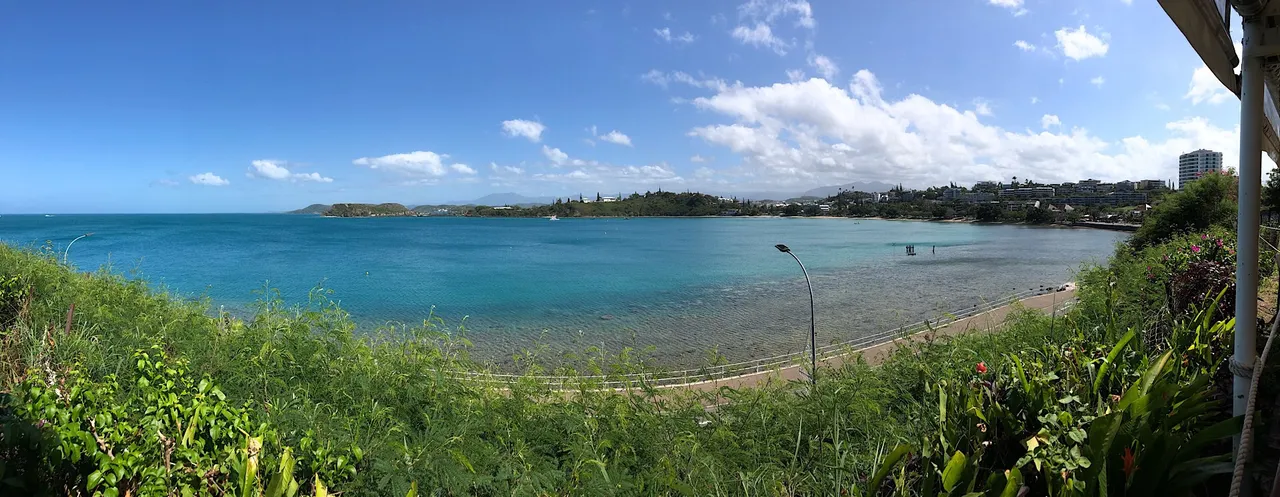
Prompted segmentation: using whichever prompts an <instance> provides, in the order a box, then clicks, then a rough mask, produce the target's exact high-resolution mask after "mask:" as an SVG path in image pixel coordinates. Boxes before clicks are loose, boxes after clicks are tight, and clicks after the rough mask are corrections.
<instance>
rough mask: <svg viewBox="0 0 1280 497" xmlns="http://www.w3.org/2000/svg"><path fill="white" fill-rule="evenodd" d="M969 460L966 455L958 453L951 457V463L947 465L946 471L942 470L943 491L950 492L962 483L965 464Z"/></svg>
mask: <svg viewBox="0 0 1280 497" xmlns="http://www.w3.org/2000/svg"><path fill="white" fill-rule="evenodd" d="M966 460H967V458H966V457H965V456H964V453H962V452H960V451H958V450H957V451H956V453H955V455H952V456H951V462H948V463H947V467H946V469H943V470H942V489H943V490H946V491H947V492H950V491H952V490H954V489H955V488H956V485H958V484H959V483H960V477H961V476H964V464H965V461H966Z"/></svg>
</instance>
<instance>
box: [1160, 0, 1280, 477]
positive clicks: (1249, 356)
mask: <svg viewBox="0 0 1280 497" xmlns="http://www.w3.org/2000/svg"><path fill="white" fill-rule="evenodd" d="M1159 1H1160V6H1161V7H1162V8H1163V9H1164V11H1165V13H1166V14H1168V15H1169V19H1171V20H1172V21H1173V23H1174V24H1175V25H1177V26H1178V29H1179V30H1181V31H1182V35H1183V36H1185V37H1186V38H1187V42H1188V43H1190V44H1191V47H1192V48H1193V49H1195V51H1196V53H1197V54H1198V55H1200V60H1202V61H1204V63H1205V65H1206V66H1207V67H1208V68H1209V70H1210V71H1212V72H1213V74H1214V76H1216V77H1217V78H1218V81H1221V82H1222V84H1223V85H1224V86H1226V87H1227V89H1229V90H1231V92H1232V93H1234V94H1235V95H1236V97H1238V98H1240V155H1239V159H1240V164H1239V168H1238V169H1237V170H1238V172H1239V174H1240V180H1239V181H1238V184H1239V187H1238V188H1239V191H1238V195H1237V199H1238V200H1237V201H1238V208H1237V210H1236V216H1237V217H1236V244H1237V250H1236V295H1235V297H1236V309H1235V311H1236V312H1235V317H1236V321H1235V340H1234V344H1233V349H1234V351H1233V355H1232V357H1231V362H1230V369H1231V373H1232V375H1233V382H1232V392H1231V397H1232V398H1231V400H1232V406H1231V410H1232V413H1233V414H1234V415H1236V416H1240V415H1243V414H1245V413H1246V412H1248V410H1249V407H1248V397H1249V391H1250V385H1251V383H1252V377H1253V370H1254V363H1255V362H1256V361H1257V338H1258V327H1257V319H1258V307H1257V298H1258V228H1259V225H1260V224H1261V221H1260V219H1259V201H1260V200H1261V190H1262V188H1261V187H1262V152H1263V151H1266V152H1267V153H1268V155H1270V156H1271V160H1272V161H1276V160H1277V159H1280V131H1277V130H1278V129H1280V128H1278V127H1277V125H1280V112H1277V109H1276V102H1280V95H1277V93H1276V89H1277V88H1280V1H1275V2H1272V1H1270V0H1231V3H1230V5H1228V3H1227V0H1159ZM1232 9H1234V10H1235V12H1236V14H1237V15H1239V16H1240V25H1241V28H1242V29H1241V31H1243V32H1242V33H1239V35H1240V39H1241V45H1242V47H1243V50H1242V52H1241V55H1240V56H1237V55H1236V52H1235V47H1234V46H1233V44H1232V43H1231V40H1232V35H1231V28H1230V26H1231V22H1230V21H1231V15H1232ZM1236 66H1239V67H1240V73H1239V74H1238V75H1237V74H1236V73H1235V67H1236ZM1251 437H1252V433H1248V430H1245V432H1242V433H1241V434H1240V436H1238V437H1236V439H1235V443H1236V447H1237V451H1233V452H1234V453H1235V455H1236V467H1237V470H1239V469H1240V467H1241V466H1240V465H1241V464H1242V463H1244V462H1246V461H1247V460H1248V458H1249V454H1248V453H1247V452H1244V451H1240V450H1239V447H1240V446H1241V441H1242V440H1249V439H1250V438H1251ZM1238 475H1239V473H1238V472H1237V475H1236V476H1235V477H1233V478H1232V489H1231V490H1232V492H1233V495H1251V493H1252V492H1251V491H1250V490H1251V489H1250V485H1249V484H1248V483H1247V482H1246V481H1245V480H1246V479H1243V478H1240V477H1239V476H1238ZM1235 492H1239V494H1235Z"/></svg>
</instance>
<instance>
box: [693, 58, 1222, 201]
mask: <svg viewBox="0 0 1280 497" xmlns="http://www.w3.org/2000/svg"><path fill="white" fill-rule="evenodd" d="M692 104H693V105H694V106H695V107H697V108H699V109H701V110H704V111H707V112H709V113H713V114H715V115H719V116H722V117H723V118H724V119H725V120H727V121H728V122H720V123H711V124H706V125H703V126H698V127H695V128H693V129H692V130H690V131H689V132H688V134H689V135H690V136H692V137H695V138H699V139H701V140H703V141H705V142H706V143H708V144H710V145H713V146H717V147H723V148H725V149H727V150H728V151H730V152H732V153H734V154H735V155H737V156H738V157H740V159H741V162H740V164H738V165H735V166H732V167H727V168H721V169H720V170H718V171H717V173H718V176H732V177H735V178H737V179H738V180H739V183H740V184H742V186H761V187H769V188H776V187H781V186H804V185H813V184H832V183H840V182H848V181H854V180H861V181H885V182H891V183H895V184H896V183H904V184H907V185H913V186H925V185H936V184H942V183H947V182H949V181H956V182H961V183H966V182H976V181H983V180H997V179H1001V178H1008V177H1010V176H1019V177H1026V178H1034V179H1036V180H1039V181H1050V182H1057V181H1076V180H1079V179H1081V178H1098V179H1103V180H1112V181H1114V180H1122V179H1142V178H1164V177H1169V176H1170V175H1172V174H1174V173H1175V169H1176V164H1177V157H1178V155H1179V154H1181V153H1184V152H1187V151H1190V150H1195V149H1197V148H1201V147H1204V148H1211V149H1215V150H1222V151H1224V153H1228V154H1230V153H1231V152H1230V151H1231V150H1233V149H1234V148H1235V147H1234V145H1233V143H1235V141H1236V137H1237V131H1236V130H1224V129H1220V128H1216V127H1214V126H1212V125H1210V124H1209V123H1208V121H1206V120H1204V119H1202V118H1191V119H1183V120H1180V121H1174V122H1170V123H1168V124H1167V125H1166V129H1167V130H1168V131H1169V137H1168V138H1166V139H1164V140H1163V141H1159V142H1155V141H1151V140H1148V139H1147V138H1145V137H1142V136H1132V137H1128V138H1123V139H1119V140H1107V139H1103V138H1101V137H1098V136H1096V135H1093V134H1092V133H1090V132H1089V131H1088V130H1087V129H1084V128H1072V129H1069V130H1058V131H1056V132H1052V131H1047V130H1046V131H1041V132H1032V131H1022V132H1018V131H1011V130H1006V129H1003V128H1001V127H998V126H991V125H987V124H984V123H982V122H981V121H980V120H979V116H978V114H977V113H976V112H974V111H962V110H960V109H957V108H954V107H952V106H949V105H946V104H940V103H937V102H934V101H932V100H930V99H929V98H926V97H924V96H921V95H914V94H913V95H907V96H905V97H903V98H902V99H900V100H890V99H886V98H885V96H884V93H883V90H882V88H881V85H880V83H879V81H878V79H877V78H876V77H875V75H874V74H872V73H871V72H869V71H866V70H862V71H858V72H857V73H856V74H855V75H854V77H853V78H852V81H851V82H850V84H849V85H848V86H847V87H837V86H832V85H831V84H830V83H828V82H827V81H824V80H821V79H810V80H807V81H801V82H794V83H777V84H773V85H771V86H761V87H740V86H735V87H731V88H726V89H725V90H723V91H718V92H716V93H715V94H713V95H710V96H705V97H701V98H697V99H695V100H693V102H692ZM1041 124H1042V125H1043V124H1044V123H1043V120H1042V123H1041ZM1059 127H1060V125H1059ZM1225 159H1226V160H1227V162H1228V163H1231V162H1232V161H1233V160H1234V158H1230V157H1228V158H1225Z"/></svg>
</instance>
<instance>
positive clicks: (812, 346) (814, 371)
mask: <svg viewBox="0 0 1280 497" xmlns="http://www.w3.org/2000/svg"><path fill="white" fill-rule="evenodd" d="M773 247H774V248H776V249H778V252H782V253H784V254H789V255H791V258H792V259H795V260H796V264H799V265H800V272H802V273H804V284H805V285H806V286H808V287H809V368H810V369H809V381H810V383H812V384H813V385H815V386H816V385H817V384H818V332H817V323H818V321H817V317H816V316H815V315H814V313H813V283H810V282H809V271H808V270H806V269H805V268H804V263H803V262H800V258H799V257H796V254H795V253H794V252H792V251H791V247H788V246H786V245H783V244H781V243H779V244H777V245H774V246H773Z"/></svg>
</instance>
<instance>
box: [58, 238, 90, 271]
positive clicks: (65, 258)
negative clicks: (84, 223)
mask: <svg viewBox="0 0 1280 497" xmlns="http://www.w3.org/2000/svg"><path fill="white" fill-rule="evenodd" d="M90 235H93V233H85V234H83V235H80V236H77V237H76V239H75V240H71V243H68V244H67V249H66V250H64V251H62V263H63V264H66V263H67V254H69V253H71V246H72V245H75V243H76V242H77V241H79V240H80V239H81V238H84V237H86V236H90Z"/></svg>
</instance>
